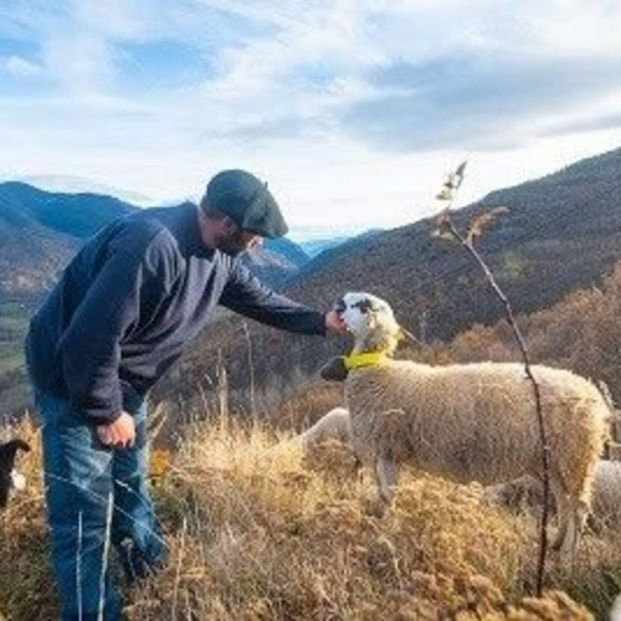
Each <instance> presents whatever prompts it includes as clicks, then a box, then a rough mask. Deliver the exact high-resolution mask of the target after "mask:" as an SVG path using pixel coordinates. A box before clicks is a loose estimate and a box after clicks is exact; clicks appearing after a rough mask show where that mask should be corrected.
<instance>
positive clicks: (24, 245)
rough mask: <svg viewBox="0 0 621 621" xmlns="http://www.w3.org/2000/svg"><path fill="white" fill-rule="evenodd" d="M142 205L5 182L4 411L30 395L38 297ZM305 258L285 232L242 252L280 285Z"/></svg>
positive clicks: (0, 236)
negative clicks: (31, 332) (27, 371)
mask: <svg viewBox="0 0 621 621" xmlns="http://www.w3.org/2000/svg"><path fill="white" fill-rule="evenodd" d="M137 209H138V207H136V206H135V205H132V204H130V203H127V202H124V201H121V200H119V199H117V198H115V197H112V196H108V195H102V194H94V193H90V192H88V193H78V194H72V193H64V192H62V193H59V192H48V191H45V190H41V189H39V188H36V187H33V186H32V185H29V184H27V183H23V182H14V181H12V182H5V183H0V403H2V405H3V408H4V410H6V411H13V410H16V409H18V408H21V407H23V406H24V405H25V404H26V403H27V402H28V396H27V390H26V383H25V376H24V371H23V356H22V341H23V338H24V335H25V332H26V329H27V325H28V320H29V317H30V315H31V314H32V312H33V310H34V309H35V308H36V305H37V303H38V302H39V301H40V299H41V297H42V296H43V295H44V294H45V293H46V292H47V291H48V290H49V289H50V287H51V286H52V285H53V284H54V282H55V281H56V279H57V278H58V275H59V274H60V272H61V271H62V270H63V268H64V267H65V266H66V265H67V263H68V262H69V261H70V260H71V257H72V256H73V255H74V254H75V253H76V252H77V251H78V250H79V248H80V246H81V245H82V244H83V243H84V241H85V240H86V239H87V238H88V237H90V236H91V235H93V234H94V233H95V232H96V231H97V230H98V229H100V228H101V227H103V226H105V225H106V224H108V223H110V222H112V221H113V220H115V219H117V218H119V217H122V216H125V215H128V214H131V213H134V212H135V211H137ZM308 260H309V258H308V256H307V255H306V254H305V253H304V251H303V250H302V249H301V248H300V247H299V246H298V245H297V244H295V243H293V242H291V241H290V240H287V239H279V240H270V241H268V243H267V244H266V245H265V246H264V247H262V248H258V249H257V250H255V251H254V252H252V253H250V254H249V255H248V256H246V257H245V258H244V261H245V262H246V263H247V265H248V266H249V267H250V269H251V270H252V271H253V272H255V273H256V274H257V275H258V276H259V277H260V278H261V279H262V280H263V281H265V282H266V283H268V284H270V285H272V286H273V287H281V286H282V285H283V284H284V283H285V282H286V281H288V280H289V279H291V278H292V277H293V276H294V275H295V274H296V273H297V271H298V270H299V269H300V267H301V266H302V265H304V264H305V263H307V262H308Z"/></svg>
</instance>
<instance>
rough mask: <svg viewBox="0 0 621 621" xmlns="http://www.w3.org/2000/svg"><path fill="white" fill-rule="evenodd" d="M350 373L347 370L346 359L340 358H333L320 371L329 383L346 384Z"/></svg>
mask: <svg viewBox="0 0 621 621" xmlns="http://www.w3.org/2000/svg"><path fill="white" fill-rule="evenodd" d="M348 374H349V371H348V370H347V369H346V368H345V358H344V357H343V356H338V357H336V358H332V359H331V360H329V361H328V362H326V364H324V365H323V366H322V367H321V369H320V370H319V375H320V376H321V378H322V379H324V380H326V381H327V382H344V381H345V380H346V379H347V375H348Z"/></svg>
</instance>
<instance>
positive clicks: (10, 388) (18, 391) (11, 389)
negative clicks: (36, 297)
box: [0, 302, 34, 413]
mask: <svg viewBox="0 0 621 621" xmlns="http://www.w3.org/2000/svg"><path fill="white" fill-rule="evenodd" d="M33 310H34V306H33V305H32V304H23V303H20V302H0V411H2V412H3V413H7V412H13V411H16V410H20V409H21V408H23V407H24V406H25V404H27V402H28V384H27V381H26V376H25V369H24V354H23V342H24V338H25V336H26V332H27V330H28V322H29V320H30V316H31V314H32V312H33Z"/></svg>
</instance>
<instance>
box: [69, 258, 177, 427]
mask: <svg viewBox="0 0 621 621" xmlns="http://www.w3.org/2000/svg"><path fill="white" fill-rule="evenodd" d="M134 250H135V249H134ZM150 259H152V256H149V254H148V253H144V252H143V253H142V254H139V253H137V252H135V251H134V252H129V251H127V250H123V249H119V250H115V251H114V252H112V253H111V254H110V255H109V256H108V257H107V259H106V261H105V263H104V265H103V266H102V267H101V269H100V271H99V272H98V274H97V275H96V277H95V280H94V281H93V283H92V284H91V286H90V287H89V289H88V292H87V294H86V296H85V297H84V299H83V300H82V302H81V303H80V305H79V306H78V307H77V309H76V311H75V312H74V314H73V317H72V319H71V322H70V323H69V325H68V327H67V329H66V330H65V332H64V334H63V336H62V338H61V341H60V343H59V353H60V356H61V361H62V371H63V377H64V380H65V383H66V385H67V388H68V391H69V396H70V401H71V404H72V406H73V407H74V408H75V409H76V410H78V411H80V412H81V413H83V414H84V415H85V416H86V417H88V418H89V419H91V420H92V421H94V422H97V423H99V424H101V423H105V422H112V421H114V420H115V419H116V418H118V416H119V415H120V414H121V412H122V410H123V397H122V392H121V386H120V383H119V364H120V360H121V342H122V339H123V337H124V335H126V334H127V333H128V332H129V331H131V329H132V324H135V323H137V322H138V319H139V314H140V307H141V305H147V304H148V305H151V304H153V303H154V300H152V299H150V298H152V297H154V296H157V295H159V293H158V292H160V291H161V289H162V285H163V284H165V281H166V279H165V278H163V277H162V275H161V274H159V275H158V273H157V270H155V269H154V265H153V262H152V261H150Z"/></svg>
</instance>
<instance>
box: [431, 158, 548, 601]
mask: <svg viewBox="0 0 621 621" xmlns="http://www.w3.org/2000/svg"><path fill="white" fill-rule="evenodd" d="M465 165H466V162H464V163H463V164H462V165H461V166H460V167H459V168H458V169H457V170H456V171H455V172H454V173H452V176H451V175H449V180H450V179H454V178H457V177H459V178H460V181H459V185H461V182H462V181H463V173H464V169H465ZM449 180H447V182H445V184H444V187H443V189H442V191H441V192H440V195H442V194H445V195H448V194H450V200H451V201H452V200H454V190H455V189H456V188H450V187H449V185H448V181H449ZM459 185H458V186H457V187H459ZM440 195H438V198H439V197H440ZM441 200H447V199H441ZM507 211H508V209H507V208H506V207H498V208H496V209H492V210H491V211H489V212H486V213H483V214H480V215H479V216H477V217H476V218H475V219H474V220H473V221H472V223H471V224H470V227H469V229H468V232H467V234H466V235H462V234H461V233H460V232H459V230H458V229H457V227H456V226H455V224H454V223H453V220H452V218H451V211H450V205H449V206H448V207H447V208H446V209H444V210H443V211H442V212H441V213H440V214H439V215H438V217H437V219H436V222H437V224H438V234H437V236H440V237H442V238H446V236H447V235H450V236H452V238H453V239H454V240H456V241H457V242H459V243H460V244H461V245H462V246H463V247H464V248H465V249H466V251H467V252H468V253H469V254H470V255H471V256H472V257H473V258H474V260H475V261H476V262H477V263H478V265H479V267H480V268H481V270H482V271H483V273H484V274H485V278H486V279H487V281H488V283H489V284H490V286H491V288H492V290H493V291H494V293H495V294H496V296H497V297H498V299H499V300H500V301H501V302H502V304H503V306H504V310H505V315H506V317H507V321H508V322H509V325H510V326H511V329H512V330H513V334H514V336H515V338H516V341H517V343H518V345H519V348H520V352H521V354H522V359H523V361H524V368H525V372H526V376H527V378H528V379H529V380H530V382H531V384H532V387H533V395H534V398H535V407H536V412H537V424H538V427H539V438H540V441H541V465H542V470H543V473H542V475H543V476H542V478H543V513H542V516H541V529H540V538H539V558H538V562H537V578H536V595H537V597H541V594H542V591H543V581H544V575H545V562H546V555H547V550H548V521H549V505H550V501H549V499H550V445H549V443H548V438H547V433H546V427H545V422H544V418H543V410H542V407H541V392H540V389H539V384H538V383H537V380H536V379H535V376H534V375H533V372H532V368H531V363H530V356H529V353H528V349H527V347H526V342H525V340H524V337H523V336H522V332H521V331H520V329H519V327H518V325H517V322H516V320H515V315H514V313H513V309H512V307H511V303H510V302H509V299H508V298H507V296H506V295H505V293H504V291H503V290H502V289H501V287H500V285H499V284H498V282H497V281H496V279H495V278H494V275H493V273H492V271H491V269H490V268H489V267H488V265H487V264H486V263H485V261H484V259H483V257H482V256H481V255H480V254H479V252H478V251H477V249H476V248H475V246H474V244H475V243H476V241H477V240H478V239H479V237H480V236H481V234H482V232H483V229H484V228H485V227H486V226H487V225H489V224H490V223H491V222H492V221H493V220H494V219H495V218H496V217H497V216H498V215H500V214H502V213H506V212H507Z"/></svg>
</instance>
